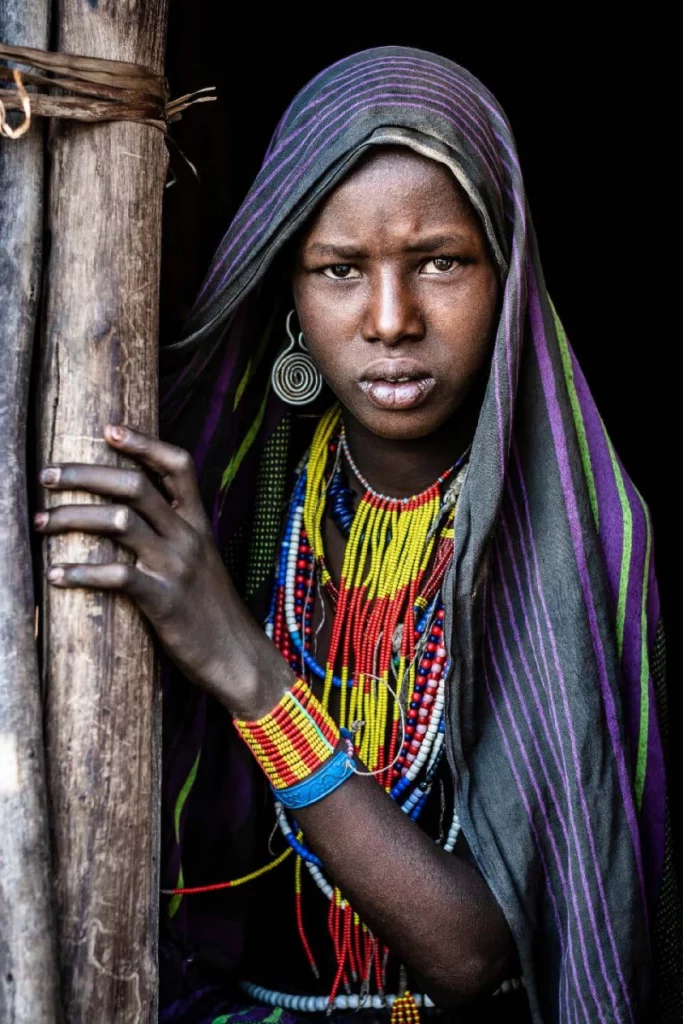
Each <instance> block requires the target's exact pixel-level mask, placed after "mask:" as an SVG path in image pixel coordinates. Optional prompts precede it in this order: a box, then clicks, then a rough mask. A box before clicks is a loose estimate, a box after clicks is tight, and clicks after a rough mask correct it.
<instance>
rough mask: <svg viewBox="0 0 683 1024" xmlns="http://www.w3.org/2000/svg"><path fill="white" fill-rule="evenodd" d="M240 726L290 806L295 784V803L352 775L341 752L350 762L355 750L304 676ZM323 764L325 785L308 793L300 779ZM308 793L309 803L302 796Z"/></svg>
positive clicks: (318, 786)
mask: <svg viewBox="0 0 683 1024" xmlns="http://www.w3.org/2000/svg"><path fill="white" fill-rule="evenodd" d="M235 727H236V728H237V731H238V732H239V734H240V736H241V737H242V739H243V740H244V741H245V743H246V744H247V746H248V747H249V748H250V750H251V752H252V753H253V754H254V757H255V758H256V760H257V761H258V762H259V764H260V765H261V768H262V769H263V771H264V772H265V773H266V775H267V777H268V779H269V781H270V784H271V785H272V787H273V789H274V790H276V792H277V794H278V798H279V799H280V800H281V802H282V803H283V804H285V806H289V802H288V800H287V796H288V791H289V790H290V789H292V794H291V796H292V798H293V799H294V800H295V803H294V804H293V806H297V807H304V806H306V803H314V802H315V801H316V800H321V799H322V797H323V796H325V795H326V793H327V792H331V791H332V790H331V789H330V788H327V787H329V786H332V788H336V786H337V785H341V783H342V782H343V781H344V778H346V777H348V769H345V768H344V767H343V766H342V764H341V758H340V755H342V754H343V756H344V760H345V761H346V762H348V761H349V755H348V753H347V752H346V751H345V750H338V745H339V741H340V733H339V729H338V728H337V726H336V724H335V722H334V720H333V719H332V718H331V717H330V715H328V713H327V712H326V711H325V709H324V708H323V706H322V704H321V703H320V701H319V700H318V699H317V697H316V696H315V694H314V693H313V691H312V690H311V688H310V686H309V685H308V683H306V682H305V681H304V680H303V679H297V680H296V682H295V683H294V684H293V685H292V686H291V687H290V688H289V690H287V692H286V693H285V694H284V696H283V697H282V699H281V700H280V701H279V703H278V704H277V705H276V706H275V707H274V708H273V710H272V711H271V712H269V714H267V715H264V716H263V718H260V719H259V720H258V721H256V722H244V721H239V720H238V719H235ZM323 768H325V772H324V779H321V780H320V782H321V783H322V790H323V791H321V785H317V786H315V787H313V789H312V790H311V792H310V794H309V795H310V797H311V799H307V798H306V787H303V788H302V789H299V788H298V787H299V785H300V784H301V783H303V782H304V781H305V782H308V780H309V779H310V778H311V776H313V775H314V774H317V773H318V772H319V771H320V770H321V769H323ZM335 782H336V784H334V783H335ZM318 793H320V795H316V794H318ZM283 794H284V796H283ZM302 799H303V800H304V802H303V803H302V802H296V801H297V800H298V801H301V800H302Z"/></svg>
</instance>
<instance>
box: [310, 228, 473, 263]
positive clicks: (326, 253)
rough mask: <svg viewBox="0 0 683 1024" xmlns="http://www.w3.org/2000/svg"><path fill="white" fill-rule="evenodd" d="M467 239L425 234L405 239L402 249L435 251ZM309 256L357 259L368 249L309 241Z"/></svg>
mask: <svg viewBox="0 0 683 1024" xmlns="http://www.w3.org/2000/svg"><path fill="white" fill-rule="evenodd" d="M467 241H469V239H468V237H467V235H463V234H460V233H458V232H454V233H452V234H447V235H445V234H439V235H425V236H424V237H422V238H419V237H418V238H413V239H410V240H409V241H407V242H406V243H405V244H404V245H403V246H402V249H403V251H404V252H436V251H437V250H438V249H445V248H448V246H453V245H455V246H457V245H462V244H463V242H467ZM306 251H307V253H308V255H309V256H320V257H323V258H326V259H340V260H342V259H344V260H357V259H363V258H364V257H367V255H368V251H367V249H364V248H363V247H362V246H360V245H357V244H354V243H346V244H345V243H344V242H311V244H310V245H307V246H306Z"/></svg>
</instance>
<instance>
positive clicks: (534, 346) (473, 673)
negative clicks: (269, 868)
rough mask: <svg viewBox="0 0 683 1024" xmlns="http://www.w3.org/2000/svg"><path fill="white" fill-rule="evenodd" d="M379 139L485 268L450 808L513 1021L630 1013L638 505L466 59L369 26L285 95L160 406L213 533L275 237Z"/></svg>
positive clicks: (225, 538) (653, 834) (194, 721)
mask: <svg viewBox="0 0 683 1024" xmlns="http://www.w3.org/2000/svg"><path fill="white" fill-rule="evenodd" d="M396 143H399V144H404V145H406V146H409V147H411V148H412V149H414V150H417V151H418V152H421V153H423V154H425V155H427V156H430V157H432V158H433V159H436V160H439V161H440V162H442V163H444V164H446V165H447V166H449V167H451V169H452V170H453V173H454V174H455V175H456V176H457V178H458V180H459V182H460V184H461V185H462V186H463V188H464V189H465V191H466V192H467V194H468V196H469V198H470V200H471V202H472V204H473V206H474V208H475V209H476V210H477V211H478V213H479V215H480V217H481V219H482V223H483V224H484V226H485V229H486V232H487V235H488V239H489V244H490V247H491V251H492V253H493V255H494V257H495V260H496V262H497V264H498V267H499V271H500V279H501V288H502V305H501V313H500V321H499V325H498V329H497V335H496V340H495V346H494V350H493V355H492V361H491V370H490V376H489V380H488V384H487V388H486V393H485V397H484V399H483V404H482V408H481V413H480V417H479V421H478V426H477V429H476V434H475V437H474V442H473V445H472V451H471V463H470V471H469V474H468V476H467V481H466V484H465V487H464V488H463V491H462V494H461V497H460V505H459V508H458V516H457V523H456V539H455V555H454V559H453V563H452V568H451V572H450V576H449V578H448V581H447V585H446V588H445V599H446V606H447V622H448V624H449V627H450V631H451V632H450V636H451V648H452V654H453V661H454V669H453V675H452V679H451V683H450V687H449V693H448V702H449V703H448V712H449V726H450V729H449V761H450V763H451V767H452V769H453V771H454V775H455V779H456V787H457V802H458V808H459V813H460V818H461V821H462V827H463V831H464V833H465V836H466V838H467V841H468V843H469V846H470V848H471V850H472V853H473V856H474V858H475V859H476V863H477V865H478V867H479V869H480V871H481V872H482V874H483V876H484V878H485V879H486V881H487V883H488V884H489V886H490V888H491V891H492V892H493V894H494V895H495V897H496V899H497V901H498V903H499V904H500V906H501V908H502V910H503V912H504V913H505V916H506V918H507V920H508V922H509V925H510V927H511V929H512V932H513V934H514V937H515V941H516V945H517V950H518V953H519V958H520V962H521V967H522V971H523V974H524V978H525V981H526V986H527V990H528V994H529V1000H530V1005H531V1009H532V1014H533V1017H534V1021H536V1022H541V1021H542V1022H556V1021H557V1022H562V1024H570V1022H571V1024H577V1022H582V1024H583V1022H585V1024H594V1022H601V1024H608V1022H609V1024H611V1022H622V1024H629V1022H630V1024H633V1022H635V1021H642V1020H645V1019H647V1009H646V1008H647V1007H648V1005H649V1000H650V998H651V988H652V969H651V949H650V944H651V943H650V939H651V932H652V922H653V919H654V915H655V910H656V904H657V894H658V892H659V887H660V881H661V876H662V864H663V856H664V817H665V796H664V779H663V759H662V747H661V743H660V735H659V728H658V720H657V715H656V712H655V708H654V690H653V678H652V672H651V665H650V661H651V652H652V651H653V649H654V644H655V638H656V634H657V629H658V624H659V603H658V595H657V586H656V582H655V577H654V567H653V558H652V531H651V524H650V517H649V513H648V510H647V507H646V505H645V503H644V502H643V499H642V498H641V496H640V494H639V493H638V491H637V490H636V488H635V487H634V485H633V484H632V482H631V481H630V480H629V478H628V476H627V475H626V473H625V471H624V468H623V466H622V464H621V463H620V461H619V458H618V457H617V455H616V454H615V452H614V449H613V447H612V444H611V442H610V439H609V437H608V435H607V433H606V430H605V428H604V425H603V422H602V420H601V418H600V415H599V413H598V411H597V409H596V407H595V404H594V402H593V400H592V398H591V395H590V392H589V390H588V387H587V385H586V381H585V379H584V377H583V375H582V373H581V370H580V368H579V366H578V364H577V362H576V359H575V357H574V354H573V352H572V349H571V347H570V345H569V343H568V341H567V338H566V336H565V333H564V331H563V329H562V324H561V322H560V319H559V317H558V315H557V313H556V311H555V309H554V308H553V305H552V303H551V300H550V298H549V296H548V293H547V291H546V287H545V283H544V279H543V273H542V269H541V263H540V259H539V256H538V251H537V247H536V239H535V235H534V230H533V226H532V223H531V219H530V216H529V211H528V209H527V202H526V196H525V191H524V184H523V181H522V175H521V171H520V166H519V159H518V156H517V151H516V147H515V142H514V139H513V136H512V132H511V129H510V125H509V123H508V121H507V118H506V116H505V114H504V112H503V111H502V109H501V107H500V106H499V104H498V102H497V101H496V100H495V98H494V97H493V96H492V95H491V94H490V93H489V92H488V90H487V89H486V88H485V87H484V86H483V85H482V84H481V83H480V82H479V81H477V79H475V78H474V77H473V76H472V75H470V74H469V73H468V72H467V71H465V70H463V69H462V68H460V67H458V66H457V65H455V64H453V63H451V62H450V61H448V60H446V59H444V58H442V57H439V56H435V55H434V54H430V53H425V52H422V51H419V50H413V49H404V48H401V47H382V48H380V49H374V50H369V51H366V52H363V53H360V54H356V55H354V56H352V57H349V58H347V59H345V60H342V61H340V62H339V63H338V64H335V65H334V66H332V67H330V68H328V69H326V70H325V71H324V72H322V73H321V74H320V75H318V76H317V77H316V78H314V79H313V80H312V81H311V82H310V83H309V84H308V85H307V86H306V87H305V88H304V89H303V90H302V91H301V92H300V93H299V95H298V96H297V97H296V98H295V99H294V101H293V102H292V104H291V106H290V107H289V108H288V110H287V111H286V113H285V114H284V116H283V118H282V120H281V122H280V124H279V125H278V127H277V130H276V132H275V135H274V137H273V140H272V142H271V144H270V147H269V149H268V152H267V154H266V157H265V160H264V163H263V166H262V167H261V170H260V172H259V174H258V176H257V178H256V180H255V181H254V184H253V186H252V188H251V190H250V192H249V194H248V195H247V197H246V199H245V201H244V203H243V204H242V206H241V208H240V210H239V211H238V213H237V215H236V217H235V219H234V221H233V223H232V224H231V225H230V227H229V229H228V231H227V234H226V235H225V237H224V239H223V241H222V242H221V244H220V246H219V249H218V251H217V253H216V256H215V258H214V261H213V263H212V265H211V267H210V270H209V272H208V274H207V277H206V280H205V282H204V285H203V288H202V290H201V293H200V296H199V298H198V301H197V304H196V306H195V309H194V311H193V314H192V316H191V319H190V322H189V324H188V326H187V331H186V335H185V337H184V338H183V340H182V341H181V342H180V343H178V344H177V345H176V346H174V347H173V349H172V350H171V356H172V358H173V359H174V360H176V363H175V368H174V369H173V370H172V372H171V373H170V375H169V378H168V380H169V382H170V384H169V387H168V391H167V401H166V409H167V418H168V422H169V423H172V424H175V427H174V428H173V431H172V432H173V433H174V434H175V436H180V437H181V439H182V440H183V442H184V443H186V444H190V446H191V447H193V448H194V450H195V454H196V460H197V465H198V468H199V471H200V478H201V483H202V487H203V492H204V496H205V499H206V501H207V504H208V505H209V506H210V508H211V510H212V512H213V519H214V527H215V529H216V535H217V537H218V538H219V539H220V543H221V544H222V545H225V544H227V543H229V540H230V538H231V537H232V536H235V535H236V533H238V532H239V530H240V529H242V528H243V524H244V523H245V522H248V520H249V516H250V509H251V501H252V499H253V493H254V486H255V485H254V480H255V477H256V468H257V466H258V460H259V459H260V457H261V453H262V452H263V449H264V445H266V442H267V441H268V439H269V438H271V439H272V438H273V437H275V436H276V435H277V430H278V429H279V428H278V424H279V423H280V422H281V420H282V413H283V409H282V407H281V405H280V404H279V402H278V400H277V399H276V397H275V396H274V395H273V394H272V392H271V390H270V388H269V378H268V374H269V370H270V367H271V366H272V361H273V358H274V355H275V354H276V351H277V348H276V346H277V345H280V344H281V343H282V340H283V338H282V331H283V326H282V325H283V323H284V315H285V312H286V308H287V307H286V306H285V305H283V303H284V302H285V301H286V297H287V282H286V281H284V280H283V277H284V275H283V273H282V272H281V267H282V266H283V264H284V256H283V254H285V253H286V249H287V244H286V243H287V242H288V240H289V239H290V238H291V237H292V236H293V235H294V234H295V233H296V232H297V230H298V229H299V228H300V226H301V225H302V224H303V223H304V222H305V220H306V218H308V217H309V215H310V214H311V212H312V211H313V210H314V209H315V207H316V206H317V204H319V203H320V201H321V199H322V198H323V197H324V196H326V195H327V194H329V192H330V191H331V190H332V189H333V188H334V186H335V184H336V183H337V182H339V181H340V179H342V178H343V176H344V175H345V174H347V173H348V171H349V170H350V169H351V168H352V167H353V165H354V162H355V161H356V160H358V158H359V157H360V156H361V155H362V154H363V153H365V152H366V151H367V147H368V146H371V145H383V144H394V145H395V144H396ZM271 338H273V339H274V340H273V342H272V343H271ZM183 424H184V427H183V426H182V425H183ZM179 425H180V426H179ZM169 429H171V428H169ZM183 429H184V430H185V434H184V435H183V432H182V431H183ZM203 707H204V705H202V704H201V700H200V698H198V697H197V698H196V704H195V705H193V708H194V710H193V711H192V714H190V713H189V712H187V714H186V718H185V723H186V726H187V728H186V731H185V733H184V735H185V740H183V741H182V742H181V741H180V740H177V741H176V740H175V737H174V742H175V746H174V748H173V751H172V753H173V757H174V758H175V759H176V761H175V762H174V764H176V762H177V761H178V759H180V762H182V757H180V755H179V754H178V751H179V750H180V749H181V748H182V749H183V750H185V758H186V760H185V763H184V765H183V767H182V770H180V769H178V768H177V765H176V767H174V764H170V762H169V764H170V766H169V767H168V770H167V779H168V780H169V781H168V782H167V786H168V787H170V789H169V796H168V799H169V803H170V808H171V812H172V814H174V815H175V817H173V821H172V824H171V825H169V834H170V833H172V836H171V847H172V854H171V856H172V857H176V858H177V857H178V856H179V841H180V840H181V838H182V831H183V825H184V822H185V820H186V819H187V813H188V805H189V803H190V802H191V801H188V799H187V796H188V793H189V792H190V789H191V782H189V785H188V780H189V776H190V775H191V769H194V771H195V773H196V770H197V762H196V760H195V758H196V757H197V751H198V749H199V746H200V745H201V742H202V740H201V735H202V729H203V728H204V719H203V718H202V715H203V714H204V711H203V710H202V709H203ZM193 730H194V732H193ZM188 736H194V746H193V744H192V743H188V742H186V741H187V737H188ZM171 745H172V744H171ZM169 756H170V755H169ZM226 770H228V769H227V768H226ZM230 771H236V772H238V774H239V772H240V771H242V769H241V768H240V766H239V764H238V765H237V767H234V766H232V767H230ZM244 771H246V769H244ZM174 773H175V774H174ZM192 779H194V776H192ZM174 787H175V789H174ZM236 792H237V791H236V790H235V788H234V787H233V789H232V790H231V793H232V794H233V796H232V798H231V799H232V802H233V812H234V813H235V814H237V816H238V817H240V816H241V817H240V821H242V820H243V817H244V813H245V812H244V811H243V808H242V806H241V804H240V807H237V804H238V803H239V800H238V799H237V797H235V795H234V794H235V793H236ZM241 792H242V791H241ZM244 792H246V790H245V791H244ZM244 792H243V799H247V797H246V796H244ZM178 794H180V795H181V796H182V801H180V800H179V797H178ZM193 799H194V798H193ZM198 799H200V798H198ZM240 799H242V797H240ZM231 813H232V812H231ZM169 820H170V819H169ZM190 827H192V826H190ZM173 851H175V852H173ZM178 864H179V861H177V860H176V861H175V862H174V866H173V867H172V868H171V869H170V875H169V879H168V880H169V881H170V882H171V883H172V884H175V882H176V881H177V877H176V873H177V870H178ZM178 920H180V915H179V916H178ZM188 927H189V926H188Z"/></svg>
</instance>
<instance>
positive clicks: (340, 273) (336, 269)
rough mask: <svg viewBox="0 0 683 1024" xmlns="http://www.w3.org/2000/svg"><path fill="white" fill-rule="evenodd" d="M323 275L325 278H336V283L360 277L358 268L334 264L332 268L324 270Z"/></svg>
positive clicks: (344, 264)
mask: <svg viewBox="0 0 683 1024" xmlns="http://www.w3.org/2000/svg"><path fill="white" fill-rule="evenodd" d="M323 274H324V275H325V277H331V278H334V280H335V281H339V280H344V279H348V278H349V277H360V274H359V273H358V270H357V269H356V267H353V266H351V264H350V263H333V264H332V266H330V267H325V268H324V270H323Z"/></svg>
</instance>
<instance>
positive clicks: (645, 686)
mask: <svg viewBox="0 0 683 1024" xmlns="http://www.w3.org/2000/svg"><path fill="white" fill-rule="evenodd" d="M636 493H638V492H636ZM638 499H639V501H640V504H641V505H642V508H643V515H644V516H645V529H646V535H647V540H646V542H645V560H644V561H645V565H644V568H643V593H642V598H641V605H640V728H639V732H638V761H637V762H636V807H637V808H638V810H639V811H640V808H641V807H642V804H643V792H644V790H645V773H646V772H647V754H648V737H649V734H650V689H649V687H650V656H649V651H648V644H647V589H648V586H647V585H648V577H649V575H650V552H651V549H652V532H651V528H650V514H649V512H648V510H647V506H646V504H645V502H644V501H643V499H642V498H641V496H640V494H638Z"/></svg>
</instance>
